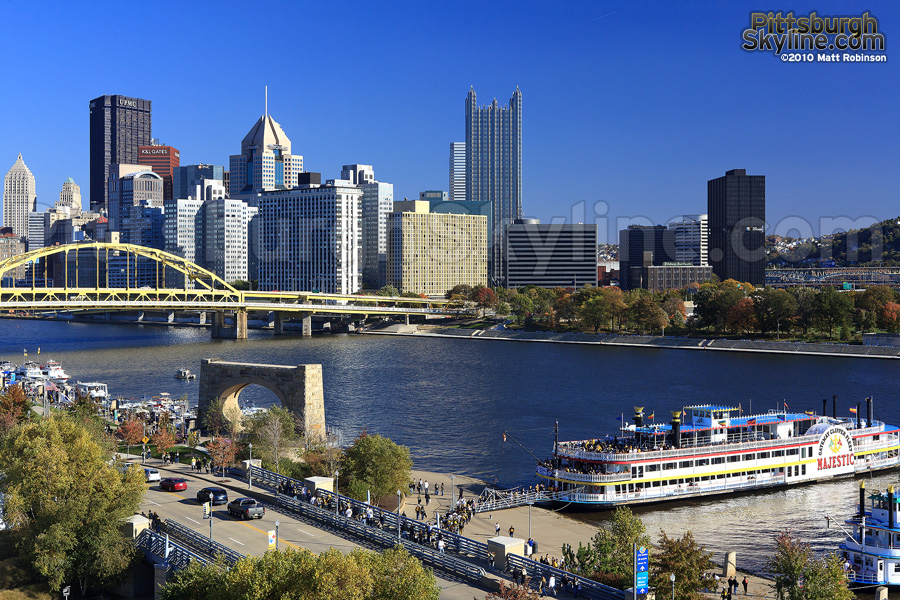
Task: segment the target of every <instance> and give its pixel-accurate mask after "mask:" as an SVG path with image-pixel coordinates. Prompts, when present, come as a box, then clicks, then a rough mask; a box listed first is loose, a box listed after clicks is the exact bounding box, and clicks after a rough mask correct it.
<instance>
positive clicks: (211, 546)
mask: <svg viewBox="0 0 900 600" xmlns="http://www.w3.org/2000/svg"><path fill="white" fill-rule="evenodd" d="M166 532H167V533H168V534H169V535H170V536H171V537H174V538H176V539H178V540H180V541H181V542H182V543H183V544H184V545H185V546H187V547H188V548H190V549H192V550H193V551H195V552H198V553H201V554H205V555H207V556H210V557H212V558H215V557H216V556H218V555H220V554H221V555H222V556H223V557H224V558H225V560H226V561H228V564H231V565H233V564H234V563H236V562H237V561H239V560H241V559H242V558H245V556H244V555H243V554H241V553H240V552H235V551H234V550H232V549H231V548H229V547H228V546H224V545H222V544H220V543H219V542H216V541H214V540H211V539H209V537H207V536H205V535H202V534H200V533H197V532H196V531H194V530H193V529H191V528H189V527H185V526H184V525H182V524H181V523H178V522H176V521H173V520H172V519H166Z"/></svg>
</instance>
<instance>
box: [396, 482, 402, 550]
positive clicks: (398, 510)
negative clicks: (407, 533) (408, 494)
mask: <svg viewBox="0 0 900 600" xmlns="http://www.w3.org/2000/svg"><path fill="white" fill-rule="evenodd" d="M402 497H403V495H402V494H401V493H400V490H399V489H397V539H398V540H399V539H400V538H401V537H402V536H401V535H400V503H401V502H402Z"/></svg>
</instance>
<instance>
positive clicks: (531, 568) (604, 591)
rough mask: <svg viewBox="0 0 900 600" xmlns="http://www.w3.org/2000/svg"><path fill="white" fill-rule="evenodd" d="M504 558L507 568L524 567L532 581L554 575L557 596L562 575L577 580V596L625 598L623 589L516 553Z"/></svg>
mask: <svg viewBox="0 0 900 600" xmlns="http://www.w3.org/2000/svg"><path fill="white" fill-rule="evenodd" d="M506 558H507V569H515V568H519V569H525V573H526V575H527V577H529V579H530V580H531V582H532V583H534V582H535V581H539V580H540V578H541V576H542V575H543V576H544V577H546V578H547V580H548V581H549V579H550V576H551V575H553V576H554V577H556V585H557V593H556V595H557V597H559V596H560V595H561V593H560V590H561V589H562V580H563V577H568V578H569V580H570V581H571V580H573V579H574V580H577V581H578V584H579V586H580V587H581V590H580V591H579V593H578V595H579V597H582V596H583V597H585V598H595V599H596V600H625V598H626V596H625V592H624V591H622V590H617V589H616V588H614V587H610V586H608V585H603V584H602V583H598V582H596V581H594V580H593V579H587V578H585V577H581V576H579V575H573V574H572V573H569V572H568V571H565V570H563V569H559V568H557V567H553V566H550V565H545V564H542V563H540V562H538V561H536V560H532V559H530V558H525V557H524V556H519V555H518V554H507V556H506Z"/></svg>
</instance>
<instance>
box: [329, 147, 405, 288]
mask: <svg viewBox="0 0 900 600" xmlns="http://www.w3.org/2000/svg"><path fill="white" fill-rule="evenodd" d="M341 179H346V180H348V181H349V182H350V183H352V184H354V185H355V186H357V187H359V189H361V190H362V191H363V195H362V204H361V206H360V215H361V216H362V227H361V231H362V278H363V285H364V286H366V287H369V288H378V289H380V288H382V287H384V285H385V283H386V281H387V221H388V215H389V214H390V212H391V210H393V206H394V184H392V183H385V182H383V181H377V180H376V179H375V170H374V169H373V168H372V165H344V166H343V168H342V169H341Z"/></svg>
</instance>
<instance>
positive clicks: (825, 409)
mask: <svg viewBox="0 0 900 600" xmlns="http://www.w3.org/2000/svg"><path fill="white" fill-rule="evenodd" d="M822 416H823V417H825V416H828V398H822Z"/></svg>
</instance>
